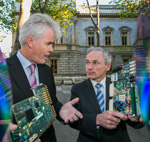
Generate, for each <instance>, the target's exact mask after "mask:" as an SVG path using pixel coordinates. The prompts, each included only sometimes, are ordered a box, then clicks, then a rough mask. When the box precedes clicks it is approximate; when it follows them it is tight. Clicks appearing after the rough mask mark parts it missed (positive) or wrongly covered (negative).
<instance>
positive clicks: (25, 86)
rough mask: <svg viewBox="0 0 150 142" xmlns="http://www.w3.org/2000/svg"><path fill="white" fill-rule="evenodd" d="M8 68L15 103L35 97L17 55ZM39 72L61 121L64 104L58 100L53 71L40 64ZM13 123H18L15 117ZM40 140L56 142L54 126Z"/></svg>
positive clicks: (10, 59) (41, 81) (8, 64)
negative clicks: (60, 113)
mask: <svg viewBox="0 0 150 142" xmlns="http://www.w3.org/2000/svg"><path fill="white" fill-rule="evenodd" d="M7 66H8V71H9V74H10V80H11V83H12V92H13V103H14V104H15V103H17V102H20V101H22V100H24V99H27V98H29V97H31V96H33V92H32V90H31V87H30V85H29V82H28V79H27V77H26V75H25V72H24V70H23V68H22V65H21V63H20V61H19V59H18V58H17V56H16V54H15V55H14V56H12V57H10V58H8V59H7ZM38 72H39V82H40V83H43V84H45V85H47V87H48V90H49V92H50V95H51V98H52V102H53V104H54V107H55V110H56V114H57V118H58V119H60V117H59V111H60V108H61V107H62V104H61V103H60V102H59V101H58V100H57V98H56V87H55V83H54V78H53V74H52V70H51V68H50V67H49V66H47V65H46V64H38ZM12 121H13V123H16V121H15V118H14V116H13V120H12ZM40 139H41V140H42V141H43V142H44V141H45V140H47V142H48V141H52V142H55V141H56V137H55V131H54V128H53V125H51V126H50V127H49V128H48V129H47V130H46V132H44V134H43V135H42V136H41V137H40Z"/></svg>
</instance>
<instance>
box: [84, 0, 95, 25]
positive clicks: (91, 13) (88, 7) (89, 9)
mask: <svg viewBox="0 0 150 142" xmlns="http://www.w3.org/2000/svg"><path fill="white" fill-rule="evenodd" d="M86 2H87V5H88V8H89V12H90V17H91V20H92V23H93V25H94V26H95V27H96V28H97V26H96V24H95V22H94V19H93V15H92V12H91V7H90V5H89V1H88V0H86Z"/></svg>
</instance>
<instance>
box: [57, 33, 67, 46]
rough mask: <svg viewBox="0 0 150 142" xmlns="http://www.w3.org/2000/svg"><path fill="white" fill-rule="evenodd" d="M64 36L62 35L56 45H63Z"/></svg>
mask: <svg viewBox="0 0 150 142" xmlns="http://www.w3.org/2000/svg"><path fill="white" fill-rule="evenodd" d="M65 42H66V39H65V34H62V36H61V38H60V39H58V40H57V41H56V44H65Z"/></svg>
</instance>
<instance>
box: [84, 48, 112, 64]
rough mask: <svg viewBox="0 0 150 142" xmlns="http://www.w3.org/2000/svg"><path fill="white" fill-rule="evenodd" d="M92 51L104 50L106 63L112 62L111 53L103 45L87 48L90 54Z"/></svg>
mask: <svg viewBox="0 0 150 142" xmlns="http://www.w3.org/2000/svg"><path fill="white" fill-rule="evenodd" d="M92 51H101V52H103V55H104V60H105V64H106V65H107V64H109V63H111V62H112V56H111V54H110V53H109V52H108V51H107V50H105V49H104V48H102V47H90V48H88V49H87V54H89V53H90V52H92Z"/></svg>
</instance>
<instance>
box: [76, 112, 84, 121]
mask: <svg viewBox="0 0 150 142" xmlns="http://www.w3.org/2000/svg"><path fill="white" fill-rule="evenodd" d="M75 115H76V116H77V118H78V119H79V118H80V119H82V118H83V115H82V113H81V112H79V111H78V110H76V112H75Z"/></svg>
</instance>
